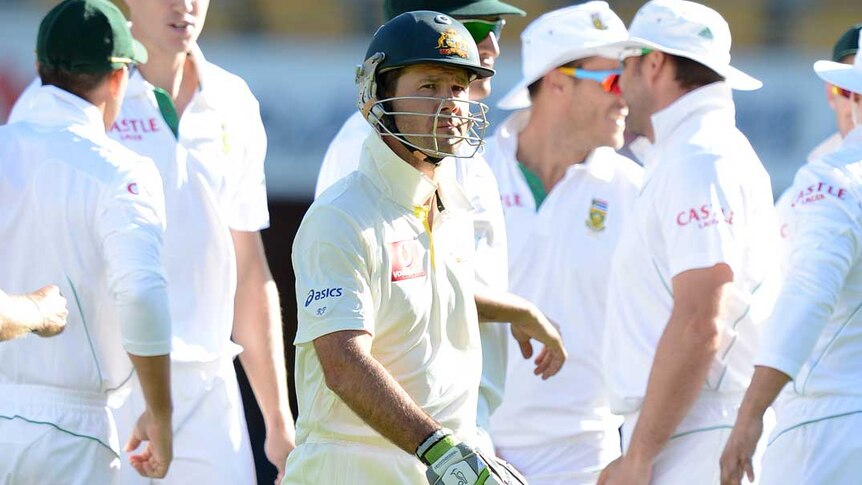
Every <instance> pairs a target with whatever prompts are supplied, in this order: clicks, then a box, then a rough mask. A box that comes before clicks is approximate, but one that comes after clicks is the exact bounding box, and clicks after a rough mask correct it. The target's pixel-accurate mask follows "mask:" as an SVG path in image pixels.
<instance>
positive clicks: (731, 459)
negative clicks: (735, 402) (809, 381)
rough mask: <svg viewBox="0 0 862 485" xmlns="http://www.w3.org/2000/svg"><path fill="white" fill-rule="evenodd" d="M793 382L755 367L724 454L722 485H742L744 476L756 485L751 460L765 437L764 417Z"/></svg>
mask: <svg viewBox="0 0 862 485" xmlns="http://www.w3.org/2000/svg"><path fill="white" fill-rule="evenodd" d="M788 382H790V376H788V375H787V374H785V373H783V372H781V371H779V370H776V369H773V368H772V367H764V366H755V368H754V377H752V379H751V384H749V386H748V390H747V391H745V397H744V398H743V399H742V405H741V406H740V407H739V412H738V413H737V415H736V424H734V425H733V431H732V432H731V433H730V437H729V438H728V439H727V444H726V445H725V446H724V453H722V454H721V460H720V463H721V484H722V485H730V484H733V485H739V483H741V481H742V474H743V473H745V475H746V476H747V477H748V480H749V481H750V482H752V483H754V465H753V464H752V462H751V457H752V456H754V450H755V449H756V448H757V441H758V440H759V439H760V435H761V434H763V414H764V413H765V412H766V408H768V407H769V406H770V405H771V404H772V402H773V401H775V398H776V397H778V393H779V392H781V389H782V388H783V387H784V386H785V385H786V384H787V383H788Z"/></svg>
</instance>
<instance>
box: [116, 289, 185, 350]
mask: <svg viewBox="0 0 862 485" xmlns="http://www.w3.org/2000/svg"><path fill="white" fill-rule="evenodd" d="M116 302H117V310H118V314H119V317H120V333H121V335H122V339H123V348H125V349H126V351H127V352H128V353H130V354H132V355H138V356H141V357H152V356H156V355H166V354H170V353H171V319H170V310H169V307H168V293H167V290H166V288H165V287H164V286H153V287H150V288H147V289H142V290H137V291H134V292H127V293H121V294H118V295H117V297H116Z"/></svg>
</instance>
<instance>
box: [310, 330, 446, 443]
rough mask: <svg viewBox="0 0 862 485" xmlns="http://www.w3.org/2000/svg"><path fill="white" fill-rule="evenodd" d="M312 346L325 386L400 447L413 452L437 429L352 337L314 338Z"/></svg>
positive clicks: (390, 376) (381, 366)
mask: <svg viewBox="0 0 862 485" xmlns="http://www.w3.org/2000/svg"><path fill="white" fill-rule="evenodd" d="M327 337H329V336H327ZM369 347H370V343H369ZM315 349H316V350H317V354H318V358H319V359H320V361H321V365H323V367H324V373H325V375H326V385H327V386H328V387H329V388H330V389H331V390H332V391H333V392H334V393H335V394H337V395H338V397H340V398H341V400H342V401H344V403H345V404H347V405H348V406H349V407H350V409H352V410H353V412H355V413H356V414H357V415H358V416H359V417H360V418H362V420H363V421H365V423H367V424H368V425H369V426H371V427H372V428H374V429H375V430H376V431H377V432H378V433H380V434H381V435H383V436H384V437H386V438H387V439H389V440H390V441H392V442H393V443H394V444H395V445H396V446H398V447H399V448H401V449H402V450H404V451H406V452H407V453H410V454H413V453H415V452H416V448H418V447H419V445H420V444H422V441H424V440H425V439H426V438H427V437H428V436H430V435H431V434H432V433H433V432H434V431H435V430H437V429H438V428H440V425H439V424H438V423H437V422H436V421H434V419H432V418H431V417H430V416H428V415H427V414H426V413H425V412H424V411H423V410H422V409H421V408H420V407H419V406H418V405H417V404H416V403H415V402H414V401H413V399H412V398H411V397H410V395H409V394H407V392H406V391H405V390H404V389H403V388H402V387H401V385H400V384H398V382H397V381H395V379H394V378H393V377H392V375H391V374H389V372H388V371H387V370H386V368H385V367H383V365H381V364H380V363H379V362H378V361H377V360H375V359H374V358H373V357H372V356H371V355H370V354H369V353H368V349H367V348H363V347H362V346H361V345H359V344H358V343H357V342H356V340H355V339H349V340H348V339H336V338H331V339H329V340H327V339H326V337H324V338H322V339H318V340H317V341H315Z"/></svg>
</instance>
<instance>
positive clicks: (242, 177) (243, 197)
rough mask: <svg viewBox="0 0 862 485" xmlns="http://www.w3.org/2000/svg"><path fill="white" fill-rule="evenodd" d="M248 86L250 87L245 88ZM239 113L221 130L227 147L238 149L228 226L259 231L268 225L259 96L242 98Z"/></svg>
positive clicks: (263, 134) (264, 141) (227, 148)
mask: <svg viewBox="0 0 862 485" xmlns="http://www.w3.org/2000/svg"><path fill="white" fill-rule="evenodd" d="M245 89H248V88H247V87H245ZM240 102H241V103H242V104H241V106H240V108H239V109H238V111H240V113H238V115H235V118H234V119H233V120H232V123H230V124H225V126H223V127H222V129H223V130H224V131H225V132H224V133H222V137H223V138H224V140H223V143H224V145H225V149H226V150H229V151H234V150H236V151H237V153H236V158H232V159H233V160H235V161H234V162H232V163H236V164H237V166H236V167H234V171H233V173H232V176H231V179H230V181H229V183H230V189H229V190H230V192H229V197H230V204H229V209H228V225H229V226H230V228H231V229H233V230H236V231H249V232H252V231H259V230H261V229H266V228H267V227H269V208H268V207H267V197H266V175H265V173H264V159H265V158H266V144H267V141H266V131H265V130H264V127H263V121H262V120H261V118H260V106H259V104H258V102H257V99H255V98H254V96H252V95H251V93H248V94H247V96H244V97H242V101H240V100H237V103H240Z"/></svg>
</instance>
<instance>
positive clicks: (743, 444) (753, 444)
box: [719, 414, 763, 485]
mask: <svg viewBox="0 0 862 485" xmlns="http://www.w3.org/2000/svg"><path fill="white" fill-rule="evenodd" d="M762 434H763V418H762V417H759V418H758V417H749V416H743V415H742V414H740V415H739V416H738V417H737V420H736V424H735V425H734V426H733V431H731V432H730V437H729V438H728V439H727V444H726V445H724V453H722V454H721V459H720V460H719V464H720V465H721V485H730V484H733V485H739V484H740V483H741V482H742V474H743V473H745V476H747V477H748V481H750V482H752V483H753V482H754V465H753V464H752V461H751V457H752V456H754V451H755V449H756V448H757V441H758V440H760V436H761V435H762Z"/></svg>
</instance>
